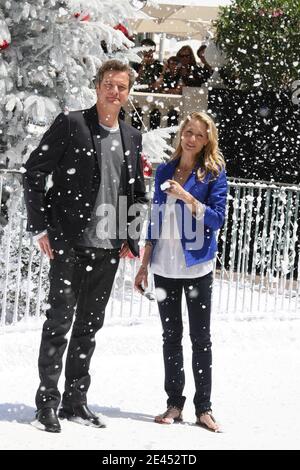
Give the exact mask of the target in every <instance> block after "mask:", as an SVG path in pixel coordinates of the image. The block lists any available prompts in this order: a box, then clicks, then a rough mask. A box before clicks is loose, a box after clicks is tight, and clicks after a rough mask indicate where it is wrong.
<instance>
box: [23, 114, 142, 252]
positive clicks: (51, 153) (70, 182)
mask: <svg viewBox="0 0 300 470" xmlns="http://www.w3.org/2000/svg"><path fill="white" fill-rule="evenodd" d="M119 125H120V131H121V137H122V143H123V149H124V164H123V167H122V172H121V182H122V184H121V186H122V187H123V188H125V192H126V193H127V194H126V195H127V210H128V209H129V207H130V206H131V204H133V203H142V204H145V203H146V202H147V199H146V197H145V183H144V177H143V170H142V160H141V158H140V155H141V149H142V135H141V133H140V132H139V131H137V130H136V129H134V128H133V127H131V126H129V125H127V124H126V123H125V122H123V121H121V120H120V121H119ZM98 135H99V125H98V115H97V108H96V105H95V106H93V107H92V108H90V109H86V110H82V111H72V112H70V113H68V114H64V113H61V114H59V115H58V116H57V118H56V119H55V121H54V123H53V124H52V126H51V127H50V128H49V129H48V131H47V132H46V133H45V134H44V136H43V138H42V140H41V142H40V144H39V146H38V147H37V149H36V150H34V151H33V152H32V153H31V155H30V157H29V159H28V160H27V162H26V164H25V169H26V173H24V175H23V185H24V190H25V203H26V207H27V214H28V222H27V230H28V231H30V232H33V233H39V232H41V231H43V230H45V229H47V231H48V234H49V237H50V242H51V246H52V248H54V249H62V248H68V247H71V246H73V245H75V244H76V243H77V241H78V239H79V237H80V235H82V232H83V230H84V229H85V227H86V226H87V223H88V220H89V218H90V215H91V212H92V209H93V207H94V204H95V201H96V196H97V194H98V189H99V185H100V184H101V175H100V170H99V165H98V162H97V154H98V155H100V152H101V148H100V139H99V138H98V137H97V136H98ZM50 174H51V175H52V184H51V185H50V186H51V187H50V188H49V189H48V191H47V192H46V189H45V185H46V177H47V176H48V175H50ZM130 180H131V183H132V181H134V183H132V184H129V181H130ZM128 219H129V222H130V221H131V220H132V219H130V218H128ZM127 238H128V243H129V247H130V249H131V251H132V253H133V254H134V255H136V256H137V255H138V254H139V247H138V240H133V239H131V238H130V236H129V235H128V237H127Z"/></svg>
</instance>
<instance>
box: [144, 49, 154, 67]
mask: <svg viewBox="0 0 300 470" xmlns="http://www.w3.org/2000/svg"><path fill="white" fill-rule="evenodd" d="M153 54H154V50H153V49H149V50H148V51H144V52H143V61H144V62H145V64H151V63H152V62H153Z"/></svg>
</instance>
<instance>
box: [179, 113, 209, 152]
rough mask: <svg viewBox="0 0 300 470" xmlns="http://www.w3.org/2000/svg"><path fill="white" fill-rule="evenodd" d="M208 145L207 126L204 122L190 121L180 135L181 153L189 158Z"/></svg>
mask: <svg viewBox="0 0 300 470" xmlns="http://www.w3.org/2000/svg"><path fill="white" fill-rule="evenodd" d="M207 143H208V133H207V126H206V124H205V123H204V122H202V121H198V120H197V119H191V120H190V121H189V122H188V123H187V125H186V126H185V127H184V129H183V131H182V134H181V147H182V150H183V152H185V153H186V154H190V155H191V156H194V155H198V154H199V153H200V152H201V150H202V149H203V147H204V146H205V145H206V144H207Z"/></svg>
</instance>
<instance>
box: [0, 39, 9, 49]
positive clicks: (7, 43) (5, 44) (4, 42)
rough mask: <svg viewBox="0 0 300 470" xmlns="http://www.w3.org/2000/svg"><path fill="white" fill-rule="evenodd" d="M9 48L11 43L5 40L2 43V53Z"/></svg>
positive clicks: (0, 44) (0, 46) (0, 45)
mask: <svg viewBox="0 0 300 470" xmlns="http://www.w3.org/2000/svg"><path fill="white" fill-rule="evenodd" d="M8 46H9V42H7V41H6V39H4V40H3V41H2V42H1V43H0V51H2V50H4V49H7V48H8Z"/></svg>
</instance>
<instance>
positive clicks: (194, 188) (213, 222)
mask: <svg viewBox="0 0 300 470" xmlns="http://www.w3.org/2000/svg"><path fill="white" fill-rule="evenodd" d="M177 164H178V160H172V161H170V162H168V163H162V164H161V165H159V166H158V167H157V170H156V175H155V190H154V197H153V202H152V211H151V218H150V221H149V224H148V233H147V240H150V241H151V242H152V244H153V250H152V255H153V253H154V250H155V243H156V241H157V239H158V238H159V236H160V234H161V228H162V219H163V212H164V207H165V204H166V199H167V194H166V192H164V191H162V190H161V189H160V185H161V184H162V183H164V182H165V181H166V180H168V179H172V178H173V175H174V173H175V168H176V166H177ZM196 171H197V167H195V168H194V170H193V171H192V173H191V174H190V176H189V178H188V179H187V181H186V182H185V184H184V186H183V188H184V189H185V190H186V191H187V192H189V193H190V194H191V195H192V196H194V198H195V199H197V200H198V201H200V202H202V203H203V204H205V205H206V210H205V214H204V243H203V246H202V247H201V248H200V249H197V247H196V248H195V249H193V248H192V242H193V238H189V239H187V238H186V234H185V230H184V213H185V211H184V205H185V203H184V202H183V201H181V200H179V199H177V201H176V204H179V205H180V206H181V207H180V208H181V213H182V218H181V221H180V222H178V223H179V225H180V224H182V226H181V227H178V228H179V229H180V228H181V231H180V233H181V234H182V235H181V243H182V249H183V252H184V256H185V261H186V266H187V267H189V266H193V265H195V264H199V263H203V262H205V261H209V260H211V259H213V258H214V255H215V252H216V251H217V241H216V235H215V232H216V231H217V230H218V229H219V228H221V227H222V225H223V223H224V218H225V208H226V198H227V179H226V173H225V170H222V171H221V173H220V175H219V176H218V177H217V178H216V179H214V178H213V177H212V175H211V174H208V175H207V176H206V178H205V180H204V181H199V180H198V179H197V175H196ZM153 207H154V210H153ZM157 210H158V211H159V212H158V214H156V215H155V214H154V212H155V211H157ZM186 211H187V212H188V213H189V214H190V211H189V209H188V208H186ZM197 223H199V222H198V221H197V220H196V219H195V217H192V232H194V233H196V229H197ZM202 224H203V222H202ZM202 226H203V225H202ZM194 239H195V238H194Z"/></svg>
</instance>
